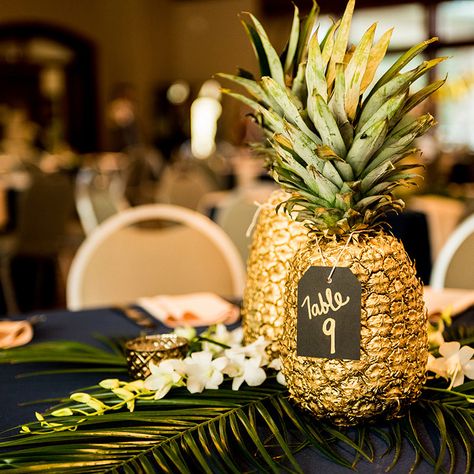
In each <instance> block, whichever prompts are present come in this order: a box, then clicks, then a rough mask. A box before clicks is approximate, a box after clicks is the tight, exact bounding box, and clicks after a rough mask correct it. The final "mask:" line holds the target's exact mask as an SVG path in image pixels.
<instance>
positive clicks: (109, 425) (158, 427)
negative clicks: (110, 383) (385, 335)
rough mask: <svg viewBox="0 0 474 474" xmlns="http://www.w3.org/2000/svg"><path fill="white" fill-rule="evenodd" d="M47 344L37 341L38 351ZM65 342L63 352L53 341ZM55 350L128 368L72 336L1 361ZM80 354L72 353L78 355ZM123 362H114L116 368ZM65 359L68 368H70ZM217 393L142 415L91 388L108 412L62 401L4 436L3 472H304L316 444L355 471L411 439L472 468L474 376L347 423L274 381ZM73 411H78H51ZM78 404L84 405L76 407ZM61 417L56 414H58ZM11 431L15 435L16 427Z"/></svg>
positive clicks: (438, 460) (181, 393)
mask: <svg viewBox="0 0 474 474" xmlns="http://www.w3.org/2000/svg"><path fill="white" fill-rule="evenodd" d="M38 346H39V347H38ZM55 346H57V347H56V348H55V349H54V347H55ZM45 348H48V349H51V348H53V349H52V350H50V351H49V352H50V354H51V357H50V358H49V361H52V360H53V359H54V358H56V359H57V358H58V356H59V354H61V355H62V356H63V358H62V360H63V361H64V360H66V362H69V367H70V368H71V369H72V370H76V369H77V368H78V367H77V363H78V358H79V355H78V354H80V355H82V356H84V360H85V361H86V362H85V364H86V365H87V367H88V368H89V369H94V366H93V365H91V364H90V354H91V353H94V354H96V355H99V354H102V353H103V354H102V356H103V357H104V359H107V358H110V359H107V360H108V361H112V360H114V362H113V363H112V364H111V366H113V367H118V366H119V364H120V361H122V362H121V363H122V364H124V363H125V362H124V360H123V358H122V357H123V356H121V354H120V351H118V352H116V353H115V355H114V357H115V359H112V358H111V353H110V352H109V351H102V350H100V349H97V348H94V347H92V346H88V345H77V344H74V343H73V344H70V343H69V342H68V341H61V342H59V343H48V345H46V346H44V345H39V344H38V345H36V346H35V345H32V346H26V347H24V348H17V349H12V350H9V351H4V352H3V353H2V354H5V352H8V356H3V357H2V358H0V360H2V361H3V362H5V361H6V360H7V359H8V360H9V361H16V362H19V363H21V362H23V361H27V362H29V361H31V359H32V356H31V354H28V352H30V351H31V353H33V354H35V353H38V351H39V350H40V349H45ZM73 356H74V357H73ZM114 364H116V365H114ZM65 365H67V364H65ZM222 387H223V388H220V389H219V390H206V391H204V392H203V393H200V394H193V395H190V394H189V393H188V392H187V391H186V389H185V388H177V389H174V390H172V391H171V392H170V393H169V394H168V396H167V397H166V398H164V399H160V400H154V399H150V398H148V399H138V400H136V403H135V406H134V411H132V412H130V411H128V410H127V409H126V407H125V404H124V403H123V402H124V401H123V400H122V399H120V398H119V397H118V396H117V395H116V394H114V393H113V392H112V391H110V390H107V389H104V388H102V387H100V386H95V387H91V388H90V389H88V390H86V391H87V393H89V394H90V395H91V396H93V397H95V398H96V399H97V400H99V401H100V402H101V403H103V404H106V405H108V406H109V407H111V406H117V409H114V410H109V411H107V412H105V413H104V414H103V415H94V414H93V413H94V410H93V409H91V408H90V407H89V406H87V404H85V403H83V402H81V401H74V400H72V399H70V398H66V399H63V400H61V401H60V402H59V403H58V404H57V405H55V406H54V407H52V408H51V409H49V410H48V411H47V412H46V413H45V414H44V415H42V416H38V420H37V421H34V422H31V423H29V424H27V425H25V427H24V428H23V433H19V434H16V435H13V436H12V435H8V436H7V435H6V434H5V433H4V435H3V437H1V438H0V470H7V471H8V472H11V473H27V472H46V471H49V472H51V473H74V472H81V473H84V472H90V473H98V472H114V473H134V472H153V470H159V471H160V472H170V473H174V472H189V473H193V474H194V473H196V472H205V473H206V472H232V473H238V472H242V469H245V470H248V471H256V472H282V470H284V471H286V472H294V473H298V472H303V471H302V468H301V467H300V465H299V462H298V457H297V455H296V453H298V452H299V451H300V450H301V449H303V448H308V447H309V448H312V449H314V450H316V451H317V452H318V453H319V454H320V455H322V456H323V457H324V458H326V459H327V460H329V461H331V462H334V463H337V464H339V465H341V466H344V467H346V468H355V467H356V466H357V464H358V463H359V462H360V461H361V460H363V461H364V462H373V461H374V459H375V458H378V457H379V456H380V453H379V452H378V451H379V449H378V448H377V447H379V446H380V442H381V443H382V445H383V447H384V449H385V455H386V456H391V458H387V461H386V462H385V465H387V463H388V464H390V466H389V468H395V467H396V466H397V464H398V462H399V461H400V458H401V453H402V451H403V452H404V453H405V454H404V456H406V452H405V447H406V445H407V444H409V445H411V446H412V448H413V459H412V462H413V466H416V465H417V464H418V463H420V462H422V461H424V462H427V463H429V464H431V465H432V466H433V470H434V471H435V472H445V471H446V472H452V471H454V470H460V469H464V471H465V472H466V473H469V472H470V471H471V467H472V445H473V442H474V403H473V400H474V381H470V382H467V383H465V384H463V385H461V386H459V387H456V388H455V389H452V390H447V389H445V388H443V385H442V383H441V382H440V381H439V379H433V380H429V383H428V384H427V385H426V386H425V389H424V391H423V394H422V397H421V398H420V400H419V401H418V402H417V403H416V404H415V405H413V406H412V407H411V408H410V409H409V411H408V412H407V414H406V416H405V417H404V418H402V419H398V420H392V421H384V420H380V421H379V422H377V423H374V424H367V425H360V426H357V427H354V428H341V427H336V426H333V425H330V424H328V423H326V422H324V421H321V420H316V419H314V418H313V417H312V416H311V415H310V414H308V413H306V412H303V411H301V410H299V409H297V408H296V407H295V406H294V405H293V404H292V403H291V400H290V399H289V397H288V392H287V390H286V388H285V387H283V386H281V385H280V384H278V383H276V381H275V380H274V378H273V377H269V378H268V379H267V381H266V382H265V383H264V384H263V385H261V386H258V387H245V388H241V389H240V390H238V391H233V390H231V388H230V383H229V382H226V383H225V384H224V385H223V386H222ZM68 408H70V409H74V410H75V411H74V415H71V416H54V415H53V412H56V410H58V409H62V410H63V413H66V411H67V410H65V409H68ZM76 410H80V412H77V411H76ZM56 413H57V412H56ZM9 432H11V431H10V430H9Z"/></svg>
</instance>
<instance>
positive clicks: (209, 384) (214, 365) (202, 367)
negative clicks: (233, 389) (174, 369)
mask: <svg viewBox="0 0 474 474" xmlns="http://www.w3.org/2000/svg"><path fill="white" fill-rule="evenodd" d="M184 364H185V370H186V375H187V381H186V386H187V388H188V390H189V391H190V392H191V393H198V392H199V393H200V392H202V391H203V390H204V389H205V388H208V389H217V388H219V385H220V384H221V383H222V382H223V380H224V375H223V374H222V371H223V370H224V368H225V367H226V366H227V364H228V359H227V357H218V358H217V359H214V360H212V354H211V353H210V352H207V351H200V352H193V353H192V354H191V356H190V357H186V359H184Z"/></svg>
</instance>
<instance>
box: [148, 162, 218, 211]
mask: <svg viewBox="0 0 474 474" xmlns="http://www.w3.org/2000/svg"><path fill="white" fill-rule="evenodd" d="M217 189H218V187H217V185H216V183H215V182H214V179H213V177H212V175H209V174H207V173H206V170H205V169H204V168H203V167H200V166H198V165H195V164H182V163H177V164H175V165H171V166H168V167H167V168H166V169H165V170H164V171H163V174H162V176H161V178H160V183H159V187H158V191H157V201H159V202H163V203H167V204H174V205H177V206H182V207H186V208H188V209H193V210H196V209H197V208H198V206H199V202H200V201H201V199H202V197H203V196H204V195H205V194H207V193H209V192H211V191H216V190H217Z"/></svg>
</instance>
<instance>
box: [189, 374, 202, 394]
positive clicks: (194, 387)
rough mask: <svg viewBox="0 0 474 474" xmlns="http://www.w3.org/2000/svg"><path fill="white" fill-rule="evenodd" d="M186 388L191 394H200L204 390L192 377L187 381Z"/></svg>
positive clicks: (198, 381)
mask: <svg viewBox="0 0 474 474" xmlns="http://www.w3.org/2000/svg"><path fill="white" fill-rule="evenodd" d="M186 387H187V388H188V390H189V391H190V392H191V393H201V392H202V391H203V390H204V383H202V380H199V379H197V378H194V377H190V378H188V380H187V383H186Z"/></svg>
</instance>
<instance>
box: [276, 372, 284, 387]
mask: <svg viewBox="0 0 474 474" xmlns="http://www.w3.org/2000/svg"><path fill="white" fill-rule="evenodd" d="M276 380H277V382H278V383H279V384H280V385H285V386H286V379H285V376H284V375H283V372H282V371H280V372H278V374H277V377H276Z"/></svg>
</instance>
